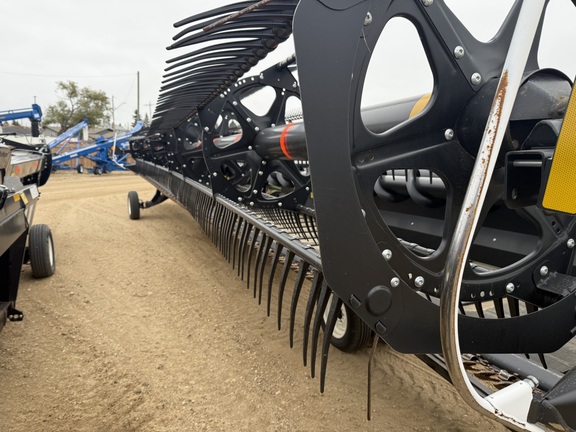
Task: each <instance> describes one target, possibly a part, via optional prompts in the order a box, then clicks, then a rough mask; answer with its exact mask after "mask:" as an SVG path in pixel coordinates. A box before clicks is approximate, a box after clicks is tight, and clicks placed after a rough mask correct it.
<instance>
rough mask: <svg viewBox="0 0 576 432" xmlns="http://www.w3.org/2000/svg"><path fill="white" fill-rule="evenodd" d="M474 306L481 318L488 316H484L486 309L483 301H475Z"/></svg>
mask: <svg viewBox="0 0 576 432" xmlns="http://www.w3.org/2000/svg"><path fill="white" fill-rule="evenodd" d="M474 307H475V308H476V313H477V314H478V316H479V317H480V318H486V317H485V316H484V309H483V308H482V302H474Z"/></svg>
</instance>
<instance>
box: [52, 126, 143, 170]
mask: <svg viewBox="0 0 576 432" xmlns="http://www.w3.org/2000/svg"><path fill="white" fill-rule="evenodd" d="M142 125H143V123H142V122H137V123H136V125H135V126H134V128H132V130H130V131H129V132H126V133H124V134H122V135H115V136H114V137H113V138H103V137H100V138H98V139H97V140H96V142H95V143H94V144H92V145H88V146H86V147H81V148H77V149H75V150H71V151H68V152H66V153H62V154H57V155H55V156H54V157H53V166H54V169H70V167H68V166H66V165H64V162H67V161H70V160H73V159H76V160H78V159H79V158H81V157H84V158H86V159H89V160H91V161H92V162H94V163H95V164H96V165H95V166H94V168H92V172H93V173H94V174H103V173H106V172H110V171H120V170H122V171H123V170H125V169H126V168H125V165H126V158H127V157H128V156H129V153H128V152H124V150H126V149H127V148H128V140H129V139H130V138H132V136H133V135H134V134H136V133H138V132H139V131H140V130H141V129H142ZM77 170H78V172H79V173H82V172H83V171H84V168H83V166H82V165H81V164H78V165H77Z"/></svg>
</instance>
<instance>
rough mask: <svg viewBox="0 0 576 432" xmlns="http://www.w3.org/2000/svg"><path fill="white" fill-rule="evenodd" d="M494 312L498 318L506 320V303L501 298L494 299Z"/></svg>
mask: <svg viewBox="0 0 576 432" xmlns="http://www.w3.org/2000/svg"><path fill="white" fill-rule="evenodd" d="M494 310H495V311H496V316H497V317H498V318H504V317H505V314H504V302H503V301H502V299H501V298H500V297H498V298H495V299H494Z"/></svg>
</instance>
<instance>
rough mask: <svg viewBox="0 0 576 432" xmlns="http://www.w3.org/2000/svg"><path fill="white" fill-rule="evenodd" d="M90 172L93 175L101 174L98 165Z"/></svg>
mask: <svg viewBox="0 0 576 432" xmlns="http://www.w3.org/2000/svg"><path fill="white" fill-rule="evenodd" d="M92 172H93V173H94V175H101V174H102V170H101V169H100V167H99V166H98V165H96V166H95V167H94V168H93V169H92Z"/></svg>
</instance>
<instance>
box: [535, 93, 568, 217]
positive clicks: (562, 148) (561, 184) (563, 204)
mask: <svg viewBox="0 0 576 432" xmlns="http://www.w3.org/2000/svg"><path fill="white" fill-rule="evenodd" d="M542 207H544V208H547V209H550V210H555V211H560V212H564V213H570V214H576V91H574V90H572V96H571V97H570V101H569V102H568V109H567V110H566V115H565V116H564V122H563V123H562V130H561V131H560V136H559V137H558V144H556V149H555V150H554V159H553V160H552V168H551V169H550V176H549V177H548V184H547V185H546V191H545V192H544V198H543V199H542Z"/></svg>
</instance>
